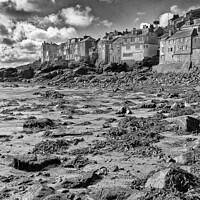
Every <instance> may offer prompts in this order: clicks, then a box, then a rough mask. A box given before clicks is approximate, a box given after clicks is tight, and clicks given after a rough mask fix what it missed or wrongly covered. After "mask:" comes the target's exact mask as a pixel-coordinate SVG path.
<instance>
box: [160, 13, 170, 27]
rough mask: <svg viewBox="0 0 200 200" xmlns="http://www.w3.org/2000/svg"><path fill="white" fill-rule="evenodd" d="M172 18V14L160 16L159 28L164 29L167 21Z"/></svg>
mask: <svg viewBox="0 0 200 200" xmlns="http://www.w3.org/2000/svg"><path fill="white" fill-rule="evenodd" d="M172 18H173V14H172V13H164V14H162V15H161V16H160V18H159V20H160V26H162V27H165V26H167V25H168V20H169V19H172Z"/></svg>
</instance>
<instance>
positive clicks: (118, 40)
mask: <svg viewBox="0 0 200 200" xmlns="http://www.w3.org/2000/svg"><path fill="white" fill-rule="evenodd" d="M122 40H123V38H122V37H119V38H117V39H116V40H115V41H114V42H113V44H118V43H121V42H122Z"/></svg>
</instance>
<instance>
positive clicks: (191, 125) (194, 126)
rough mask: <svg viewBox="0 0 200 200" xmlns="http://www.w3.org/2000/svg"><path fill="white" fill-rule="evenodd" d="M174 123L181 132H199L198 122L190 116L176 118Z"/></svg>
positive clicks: (199, 122)
mask: <svg viewBox="0 0 200 200" xmlns="http://www.w3.org/2000/svg"><path fill="white" fill-rule="evenodd" d="M175 123H176V124H177V125H178V126H179V127H180V128H181V129H182V130H183V131H188V132H192V131H197V130H199V124H200V120H199V119H197V118H194V117H190V116H182V117H178V118H177V119H176V120H175Z"/></svg>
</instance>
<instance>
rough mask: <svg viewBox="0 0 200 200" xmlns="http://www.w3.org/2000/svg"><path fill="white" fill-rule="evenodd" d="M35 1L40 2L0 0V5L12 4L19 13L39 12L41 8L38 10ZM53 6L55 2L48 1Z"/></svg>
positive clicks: (31, 0) (52, 0) (53, 0)
mask: <svg viewBox="0 0 200 200" xmlns="http://www.w3.org/2000/svg"><path fill="white" fill-rule="evenodd" d="M37 1H38V2H39V1H41V0H0V3H5V2H7V3H12V4H13V5H14V7H15V9H16V10H18V11H21V10H24V11H27V12H32V11H35V12H38V11H40V10H41V8H38V6H37ZM49 1H50V2H52V3H53V4H55V3H56V0H49Z"/></svg>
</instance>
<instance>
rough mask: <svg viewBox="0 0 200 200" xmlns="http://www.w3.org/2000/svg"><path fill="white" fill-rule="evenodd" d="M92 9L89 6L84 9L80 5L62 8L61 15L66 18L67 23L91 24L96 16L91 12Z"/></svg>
mask: <svg viewBox="0 0 200 200" xmlns="http://www.w3.org/2000/svg"><path fill="white" fill-rule="evenodd" d="M91 11H92V9H91V8H90V7H88V6H87V7H85V9H82V8H81V6H80V5H77V6H75V7H69V8H64V9H62V10H61V16H62V17H63V18H64V20H65V23H66V24H69V25H74V26H89V25H90V24H91V23H92V22H93V20H94V16H93V15H91V14H90V12H91Z"/></svg>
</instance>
